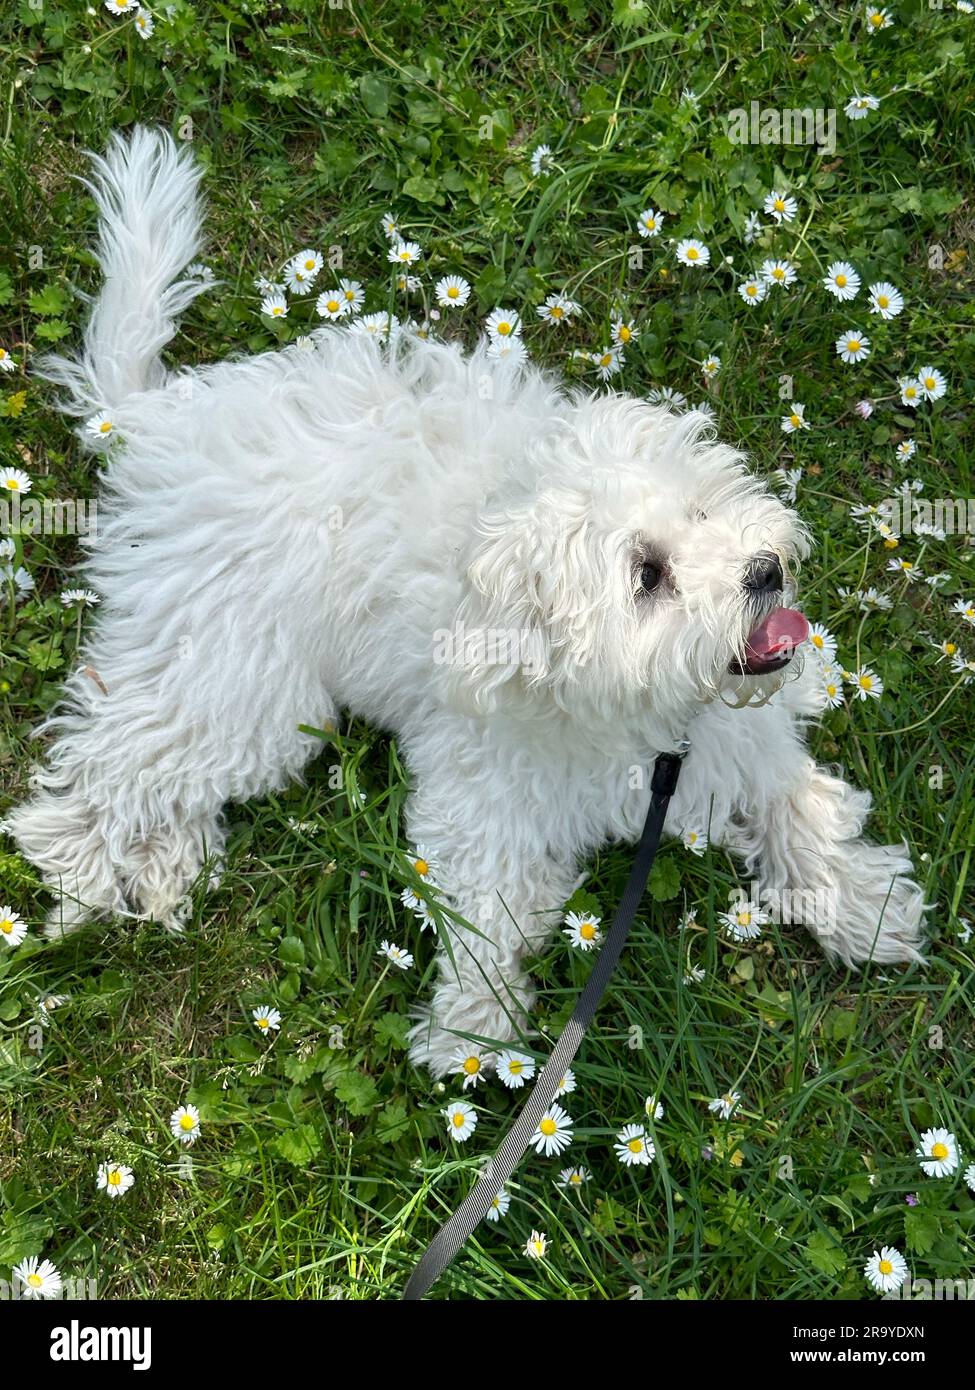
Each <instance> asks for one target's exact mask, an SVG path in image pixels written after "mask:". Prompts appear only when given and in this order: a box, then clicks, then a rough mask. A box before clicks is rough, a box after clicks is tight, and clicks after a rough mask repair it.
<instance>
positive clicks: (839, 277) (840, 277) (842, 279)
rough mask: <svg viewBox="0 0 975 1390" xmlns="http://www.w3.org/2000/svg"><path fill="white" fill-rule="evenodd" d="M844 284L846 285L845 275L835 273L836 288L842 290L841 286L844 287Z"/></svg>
mask: <svg viewBox="0 0 975 1390" xmlns="http://www.w3.org/2000/svg"><path fill="white" fill-rule="evenodd" d="M845 286H846V276H845V275H837V277H836V288H837V289H838V290H842V289H843V288H845Z"/></svg>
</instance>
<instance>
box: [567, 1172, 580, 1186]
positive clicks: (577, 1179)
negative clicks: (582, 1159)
mask: <svg viewBox="0 0 975 1390" xmlns="http://www.w3.org/2000/svg"><path fill="white" fill-rule="evenodd" d="M569 1182H571V1183H574V1184H575V1186H576V1187H578V1186H579V1184H580V1183H581V1182H582V1174H581V1173H571V1174H570V1175H569Z"/></svg>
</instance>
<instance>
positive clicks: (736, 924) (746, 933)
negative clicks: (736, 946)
mask: <svg viewBox="0 0 975 1390" xmlns="http://www.w3.org/2000/svg"><path fill="white" fill-rule="evenodd" d="M771 920H772V919H771V918H770V917H769V914H768V913H767V912H766V911H764V909H763V908H760V907H759V906H758V905H757V904H756V903H752V902H747V903H742V904H741V905H740V906H739V907H736V908H733V909H732V910H731V911H730V912H719V913H718V921H719V922H721V924H722V925H723V927H724V929H725V931H726V932H727V933H728V935H729V936H730V937H731V939H732V941H754V940H755V938H756V937H758V936H761V934H762V928H763V927H764V926H766V925H767V924H768V923H769V922H770V921H771Z"/></svg>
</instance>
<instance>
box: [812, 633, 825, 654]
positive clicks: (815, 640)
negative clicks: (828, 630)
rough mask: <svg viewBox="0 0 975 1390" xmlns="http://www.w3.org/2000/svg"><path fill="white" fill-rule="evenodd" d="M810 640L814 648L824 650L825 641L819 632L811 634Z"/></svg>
mask: <svg viewBox="0 0 975 1390" xmlns="http://www.w3.org/2000/svg"><path fill="white" fill-rule="evenodd" d="M809 640H810V642H811V643H812V644H813V646H814V647H819V649H820V650H822V648H823V639H822V638H821V637H820V635H819V633H818V632H813V633H810V635H809Z"/></svg>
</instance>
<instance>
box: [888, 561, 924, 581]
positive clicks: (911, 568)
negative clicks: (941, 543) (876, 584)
mask: <svg viewBox="0 0 975 1390" xmlns="http://www.w3.org/2000/svg"><path fill="white" fill-rule="evenodd" d="M887 568H888V570H889V571H890V573H891V574H902V575H903V576H904V578H905V579H909V580H911V581H912V583H913V581H914V580H915V579H920V578H921V571H920V570H919V569H918V568H917V566H916V565H915V563H914V561H913V560H888V561H887Z"/></svg>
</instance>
